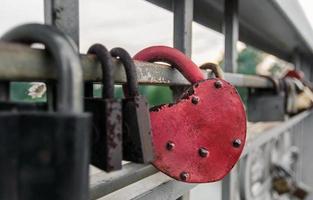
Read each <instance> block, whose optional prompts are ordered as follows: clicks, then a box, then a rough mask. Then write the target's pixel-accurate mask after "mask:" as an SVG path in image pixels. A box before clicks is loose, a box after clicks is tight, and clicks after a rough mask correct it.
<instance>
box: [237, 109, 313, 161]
mask: <svg viewBox="0 0 313 200" xmlns="http://www.w3.org/2000/svg"><path fill="white" fill-rule="evenodd" d="M311 113H312V111H304V112H302V113H300V114H298V115H296V116H294V117H292V118H290V119H289V120H287V121H285V122H283V123H281V124H279V125H277V126H275V127H273V128H271V129H269V130H267V131H264V132H263V133H262V134H259V136H256V137H254V138H253V139H251V140H248V141H247V143H246V145H245V148H244V151H243V153H242V154H241V157H243V156H245V155H247V154H248V153H249V152H251V150H253V149H255V148H258V147H259V146H261V145H263V144H265V143H267V142H269V141H270V140H272V139H273V138H277V137H278V136H279V135H281V134H283V133H284V132H285V131H287V130H288V129H290V128H291V127H293V126H294V125H296V124H298V123H299V122H301V121H302V120H304V119H305V118H306V117H308V116H309V115H310V114H311Z"/></svg>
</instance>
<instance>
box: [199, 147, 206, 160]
mask: <svg viewBox="0 0 313 200" xmlns="http://www.w3.org/2000/svg"><path fill="white" fill-rule="evenodd" d="M198 152H199V155H200V156H201V157H202V158H205V157H208V155H209V151H208V150H207V149H206V148H203V147H201V148H200V149H199V151H198Z"/></svg>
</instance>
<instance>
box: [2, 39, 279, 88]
mask: <svg viewBox="0 0 313 200" xmlns="http://www.w3.org/2000/svg"><path fill="white" fill-rule="evenodd" d="M80 58H81V63H82V66H83V75H84V80H90V81H99V82H100V80H101V78H102V73H101V66H100V63H99V62H98V61H97V60H96V58H95V57H94V56H87V55H81V56H80ZM135 64H136V66H137V74H138V79H139V83H140V84H148V85H149V84H150V85H160V84H162V85H168V86H172V85H188V84H189V82H188V81H187V80H186V79H185V78H184V77H183V76H182V75H181V73H180V72H178V71H177V70H176V69H173V68H171V67H169V66H166V65H161V64H154V63H146V62H139V61H136V62H135ZM115 65H116V67H117V69H116V72H115V82H116V83H117V84H120V83H125V81H126V77H125V73H124V69H123V67H122V64H121V63H119V62H118V61H116V60H115ZM47 66H48V67H47ZM55 72H56V70H55V69H54V67H53V61H52V60H51V59H50V58H49V56H48V55H47V54H46V53H45V52H44V51H43V50H39V49H32V48H29V47H27V46H23V45H19V44H8V43H0V80H12V81H41V80H42V81H43V80H53V79H55V77H56V73H55ZM203 72H204V73H206V74H207V77H210V76H211V72H210V71H208V72H206V71H203ZM225 79H226V80H228V81H229V82H231V83H232V84H234V85H235V86H239V87H254V88H271V87H273V84H272V82H271V81H269V80H268V79H266V78H262V77H258V76H251V75H242V74H232V73H225Z"/></svg>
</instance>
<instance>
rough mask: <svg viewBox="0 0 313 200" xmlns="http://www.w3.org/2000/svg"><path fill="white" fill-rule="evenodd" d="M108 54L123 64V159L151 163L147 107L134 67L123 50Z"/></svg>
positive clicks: (115, 50) (112, 51)
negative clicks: (140, 91)
mask: <svg viewBox="0 0 313 200" xmlns="http://www.w3.org/2000/svg"><path fill="white" fill-rule="evenodd" d="M110 52H111V55H112V56H113V57H116V58H118V59H119V60H120V61H121V62H122V63H123V66H124V68H125V72H126V77H127V84H126V86H127V87H126V88H127V91H125V92H124V93H125V98H124V99H123V100H122V109H123V159H125V160H128V161H132V162H137V163H148V162H151V161H152V160H153V157H154V156H153V147H152V138H151V125H150V114H149V106H148V102H147V100H146V98H145V97H144V96H142V95H139V92H138V82H137V72H136V66H135V64H134V61H133V60H132V59H131V57H130V55H129V54H128V53H127V52H126V51H125V50H124V49H122V48H114V49H112V50H111V51H110Z"/></svg>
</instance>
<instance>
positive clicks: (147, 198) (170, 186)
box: [132, 180, 197, 200]
mask: <svg viewBox="0 0 313 200" xmlns="http://www.w3.org/2000/svg"><path fill="white" fill-rule="evenodd" d="M196 186H197V184H191V183H183V182H179V181H175V180H170V181H167V182H165V183H163V184H161V185H159V186H157V187H155V188H153V189H152V190H149V191H147V192H145V193H143V194H141V195H139V196H137V197H135V198H132V200H151V199H168V200H174V199H177V198H178V197H180V196H182V195H183V194H185V193H186V192H188V191H190V190H191V189H192V188H194V187H196Z"/></svg>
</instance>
